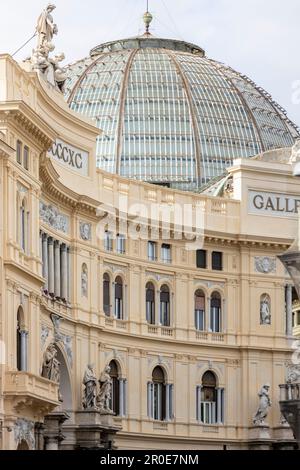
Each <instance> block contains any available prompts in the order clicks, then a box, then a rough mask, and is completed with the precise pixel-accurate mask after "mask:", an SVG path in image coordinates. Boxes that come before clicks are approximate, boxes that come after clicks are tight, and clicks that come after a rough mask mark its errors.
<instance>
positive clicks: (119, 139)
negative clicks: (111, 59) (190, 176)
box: [115, 49, 138, 174]
mask: <svg viewBox="0 0 300 470" xmlns="http://www.w3.org/2000/svg"><path fill="white" fill-rule="evenodd" d="M137 52H138V49H135V50H134V51H132V52H131V54H130V56H129V59H128V61H127V64H126V67H125V71H124V79H123V83H122V89H121V93H120V109H119V119H118V129H117V148H116V168H115V171H116V173H117V174H120V173H121V153H122V136H123V127H124V111H125V101H126V91H127V85H128V79H129V73H130V69H131V65H132V62H133V60H134V58H135V56H136V54H137Z"/></svg>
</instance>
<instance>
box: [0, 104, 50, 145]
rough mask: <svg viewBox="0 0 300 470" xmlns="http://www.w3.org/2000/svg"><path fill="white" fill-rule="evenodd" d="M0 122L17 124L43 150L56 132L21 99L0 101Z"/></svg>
mask: <svg viewBox="0 0 300 470" xmlns="http://www.w3.org/2000/svg"><path fill="white" fill-rule="evenodd" d="M0 122H6V123H13V124H15V125H17V126H18V127H19V128H21V129H22V130H24V131H25V132H26V133H28V134H29V135H30V136H31V137H33V138H34V139H35V140H36V141H37V142H38V143H39V144H40V145H42V149H43V150H45V151H46V150H48V149H49V147H51V145H52V144H53V142H54V140H55V138H56V132H55V131H54V130H53V129H52V128H51V127H50V126H48V125H47V124H46V123H45V122H44V120H43V119H41V118H40V117H39V116H38V115H37V114H36V113H35V111H33V110H32V109H31V108H30V107H29V106H28V105H27V104H26V103H24V102H23V101H6V102H5V103H0Z"/></svg>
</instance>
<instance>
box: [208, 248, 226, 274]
mask: <svg viewBox="0 0 300 470" xmlns="http://www.w3.org/2000/svg"><path fill="white" fill-rule="evenodd" d="M211 264H212V269H213V270H214V271H222V270H223V253H221V252H220V251H213V252H212V261H211Z"/></svg>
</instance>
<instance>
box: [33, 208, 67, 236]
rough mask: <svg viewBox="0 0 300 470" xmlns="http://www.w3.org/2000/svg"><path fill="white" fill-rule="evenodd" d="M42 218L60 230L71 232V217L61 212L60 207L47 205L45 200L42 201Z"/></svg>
mask: <svg viewBox="0 0 300 470" xmlns="http://www.w3.org/2000/svg"><path fill="white" fill-rule="evenodd" d="M40 218H41V220H42V221H43V222H44V223H45V224H47V225H50V227H52V228H53V229H54V230H58V231H59V232H63V233H68V232H69V218H68V217H67V216H66V215H64V214H62V213H60V212H59V210H58V208H57V207H55V206H52V205H51V204H50V205H47V204H46V203H44V202H42V201H41V202H40Z"/></svg>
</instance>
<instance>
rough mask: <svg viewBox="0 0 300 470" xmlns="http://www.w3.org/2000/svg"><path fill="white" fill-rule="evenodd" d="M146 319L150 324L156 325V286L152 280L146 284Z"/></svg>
mask: <svg viewBox="0 0 300 470" xmlns="http://www.w3.org/2000/svg"><path fill="white" fill-rule="evenodd" d="M146 319H147V322H148V323H150V325H155V287H154V285H153V284H152V282H148V284H147V285H146Z"/></svg>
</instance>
